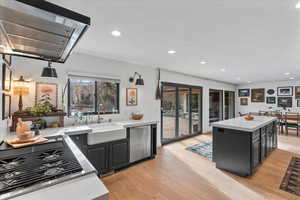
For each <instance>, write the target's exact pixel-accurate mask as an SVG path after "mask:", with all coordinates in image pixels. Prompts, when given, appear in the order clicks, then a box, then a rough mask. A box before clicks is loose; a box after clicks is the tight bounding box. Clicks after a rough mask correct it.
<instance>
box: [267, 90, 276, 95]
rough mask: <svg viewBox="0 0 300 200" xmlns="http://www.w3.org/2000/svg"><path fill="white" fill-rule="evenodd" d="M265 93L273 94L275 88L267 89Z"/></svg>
mask: <svg viewBox="0 0 300 200" xmlns="http://www.w3.org/2000/svg"><path fill="white" fill-rule="evenodd" d="M267 94H268V95H274V94H275V90H274V89H268V90H267Z"/></svg>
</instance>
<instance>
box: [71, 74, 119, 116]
mask: <svg viewBox="0 0 300 200" xmlns="http://www.w3.org/2000/svg"><path fill="white" fill-rule="evenodd" d="M68 85H69V90H68V91H69V92H68V113H69V115H72V113H78V112H80V113H82V114H83V115H86V114H99V113H100V114H119V112H120V111H119V110H120V109H119V108H120V104H119V102H120V101H119V98H120V89H119V88H120V81H119V80H117V79H108V78H95V77H86V76H69V84H68Z"/></svg>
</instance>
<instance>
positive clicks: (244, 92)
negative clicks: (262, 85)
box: [239, 89, 250, 97]
mask: <svg viewBox="0 0 300 200" xmlns="http://www.w3.org/2000/svg"><path fill="white" fill-rule="evenodd" d="M249 96H250V89H239V97H249Z"/></svg>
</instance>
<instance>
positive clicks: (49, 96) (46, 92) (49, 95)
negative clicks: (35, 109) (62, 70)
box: [35, 82, 58, 107]
mask: <svg viewBox="0 0 300 200" xmlns="http://www.w3.org/2000/svg"><path fill="white" fill-rule="evenodd" d="M57 94H58V91H57V84H56V83H44V82H37V83H36V85H35V104H44V103H50V104H52V105H53V106H55V107H57Z"/></svg>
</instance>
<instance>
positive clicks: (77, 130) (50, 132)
mask: <svg viewBox="0 0 300 200" xmlns="http://www.w3.org/2000/svg"><path fill="white" fill-rule="evenodd" d="M109 123H114V124H119V125H121V126H123V127H124V128H129V127H137V126H147V125H150V124H156V123H158V122H157V121H155V120H127V121H113V122H108V123H107V124H109ZM102 124H104V123H102ZM89 125H91V127H93V125H96V124H87V125H76V126H66V127H62V128H46V129H43V130H41V131H40V134H41V135H42V136H43V137H50V136H57V135H65V134H67V135H75V134H81V133H91V132H92V128H91V127H90V126H89ZM100 125H101V123H100ZM15 137H16V134H15V133H14V132H12V133H10V134H8V135H7V137H6V139H13V138H15Z"/></svg>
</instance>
